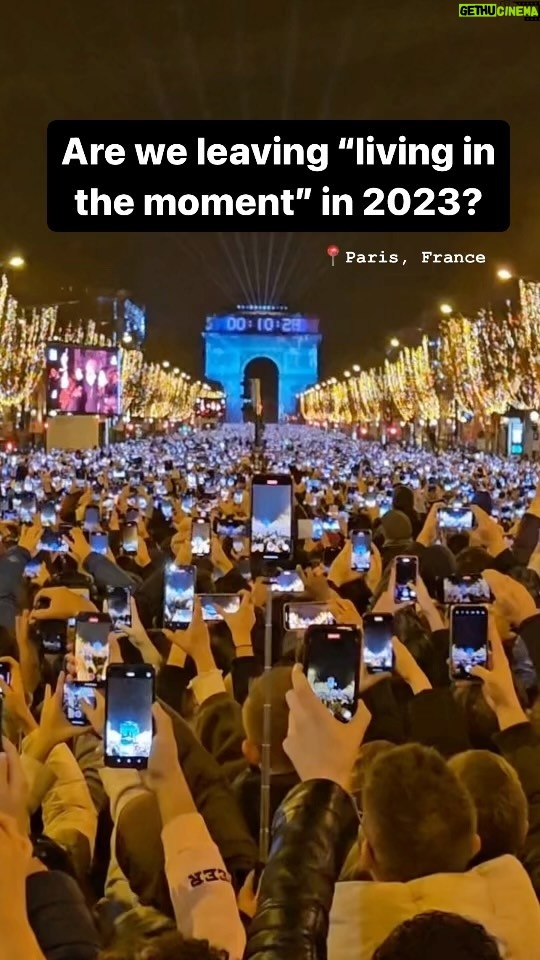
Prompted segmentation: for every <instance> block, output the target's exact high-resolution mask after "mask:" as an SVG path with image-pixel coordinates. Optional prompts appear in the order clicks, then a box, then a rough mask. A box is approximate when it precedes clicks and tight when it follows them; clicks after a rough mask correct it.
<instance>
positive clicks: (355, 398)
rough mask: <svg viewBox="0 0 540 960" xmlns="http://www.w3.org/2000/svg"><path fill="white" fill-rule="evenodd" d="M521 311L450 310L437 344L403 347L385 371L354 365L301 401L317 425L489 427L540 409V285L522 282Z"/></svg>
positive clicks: (306, 416) (304, 413)
mask: <svg viewBox="0 0 540 960" xmlns="http://www.w3.org/2000/svg"><path fill="white" fill-rule="evenodd" d="M519 297H520V308H519V311H518V312H517V313H516V312H513V310H512V306H511V304H510V302H507V304H506V306H505V312H504V315H503V317H502V319H501V318H500V317H495V316H494V314H493V311H492V310H491V309H490V310H482V311H480V312H479V314H478V315H477V316H476V317H475V318H469V317H464V316H461V315H459V314H456V313H455V312H453V311H446V314H445V315H444V316H443V317H442V318H441V322H440V325H439V331H438V334H437V336H436V339H434V340H428V338H427V337H425V338H424V339H423V341H422V343H421V345H420V346H418V347H403V348H402V349H401V350H400V352H399V354H398V355H397V356H395V357H394V358H393V359H392V360H389V359H387V360H386V361H385V363H384V367H382V368H372V369H370V370H364V371H362V370H361V368H360V366H359V365H358V364H353V365H352V366H351V365H349V369H348V370H347V373H348V374H350V371H351V370H352V374H350V375H349V376H347V377H344V379H343V380H341V381H335V379H333V380H332V381H328V382H327V383H324V384H317V385H316V386H315V387H311V388H310V389H309V390H307V391H305V392H304V393H303V394H301V395H300V398H299V402H300V411H301V413H302V416H303V417H304V419H305V420H306V421H307V422H313V423H325V422H327V423H340V422H341V423H360V424H365V423H377V422H381V421H387V422H389V421H391V420H393V419H396V418H397V419H398V420H402V421H403V422H405V423H406V422H411V421H413V420H414V421H417V422H420V420H422V421H423V422H424V423H430V424H434V423H435V422H443V423H445V424H446V425H448V424H452V423H453V422H455V420H456V419H458V420H459V421H460V422H463V423H468V422H469V421H470V420H471V419H472V418H473V417H476V418H477V419H478V421H479V422H481V423H486V422H487V421H488V420H489V419H490V418H491V417H493V416H497V417H500V416H502V415H503V414H504V413H506V411H507V410H508V409H509V408H510V407H516V408H518V409H524V410H532V409H537V408H540V283H531V282H529V281H524V280H520V281H519Z"/></svg>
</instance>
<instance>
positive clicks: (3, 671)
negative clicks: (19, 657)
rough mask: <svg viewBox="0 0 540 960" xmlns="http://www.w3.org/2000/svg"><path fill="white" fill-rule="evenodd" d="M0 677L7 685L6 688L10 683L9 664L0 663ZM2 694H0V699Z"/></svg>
mask: <svg viewBox="0 0 540 960" xmlns="http://www.w3.org/2000/svg"><path fill="white" fill-rule="evenodd" d="M0 677H1V678H2V680H3V681H4V683H7V685H8V687H9V685H10V683H11V670H10V669H9V663H0ZM1 696H2V694H1V693H0V697H1Z"/></svg>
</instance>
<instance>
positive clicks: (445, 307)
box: [439, 303, 454, 317]
mask: <svg viewBox="0 0 540 960" xmlns="http://www.w3.org/2000/svg"><path fill="white" fill-rule="evenodd" d="M439 310H440V312H441V313H442V314H444V316H445V317H449V316H450V314H451V313H453V312H454V310H453V308H452V307H451V306H450V304H449V303H441V305H440V307H439Z"/></svg>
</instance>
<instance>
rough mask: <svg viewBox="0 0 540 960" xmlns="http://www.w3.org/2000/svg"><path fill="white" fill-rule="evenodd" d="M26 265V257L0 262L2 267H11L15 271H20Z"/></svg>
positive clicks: (16, 257)
mask: <svg viewBox="0 0 540 960" xmlns="http://www.w3.org/2000/svg"><path fill="white" fill-rule="evenodd" d="M25 265H26V261H25V259H24V257H20V256H15V257H10V258H9V260H0V267H11V268H12V269H13V270H20V269H21V267H24V266H25Z"/></svg>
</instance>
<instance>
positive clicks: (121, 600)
mask: <svg viewBox="0 0 540 960" xmlns="http://www.w3.org/2000/svg"><path fill="white" fill-rule="evenodd" d="M103 612H104V613H105V612H106V613H108V614H109V617H110V618H111V623H112V625H113V627H114V629H115V630H120V629H121V628H122V627H131V592H130V590H129V589H128V587H107V596H106V597H105V600H104V602H103Z"/></svg>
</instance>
